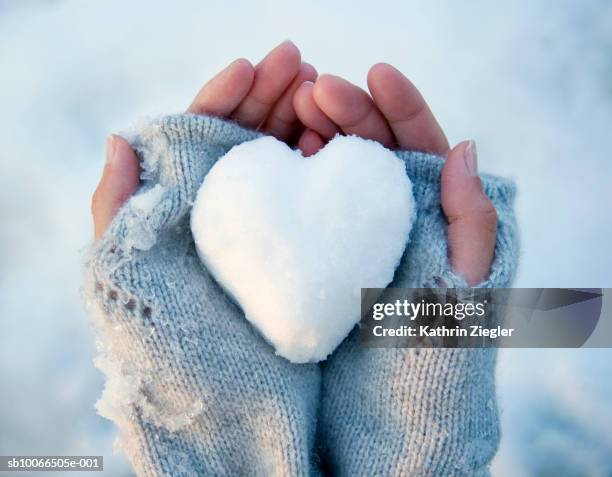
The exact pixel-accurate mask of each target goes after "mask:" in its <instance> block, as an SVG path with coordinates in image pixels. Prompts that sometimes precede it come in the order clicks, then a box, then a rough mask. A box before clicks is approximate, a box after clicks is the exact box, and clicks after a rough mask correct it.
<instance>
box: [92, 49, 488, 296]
mask: <svg viewBox="0 0 612 477" xmlns="http://www.w3.org/2000/svg"><path fill="white" fill-rule="evenodd" d="M368 89H369V90H370V94H368V93H367V92H365V91H364V90H362V89H361V88H359V87H357V86H355V85H353V84H351V83H349V82H348V81H346V80H344V79H342V78H339V77H337V76H332V75H322V76H318V77H317V72H316V70H315V69H314V67H313V66H311V65H310V64H308V63H304V62H302V60H301V55H300V51H299V50H298V48H297V47H296V46H295V45H294V44H293V43H291V42H288V41H287V42H284V43H281V44H280V45H279V46H277V47H276V48H274V49H273V50H272V51H271V52H270V53H268V55H267V56H266V57H265V58H264V59H263V60H262V61H261V62H259V63H258V64H257V65H256V66H255V67H253V66H252V65H251V64H250V63H249V62H248V61H247V60H244V59H238V60H236V61H234V62H233V63H231V64H230V65H229V66H228V67H227V68H225V69H224V70H223V71H221V72H220V73H219V74H217V75H216V76H215V77H214V78H213V79H211V80H210V81H209V82H208V83H207V84H206V85H205V86H204V87H203V88H202V89H201V90H200V91H199V92H198V94H197V95H196V97H195V99H194V101H193V103H192V104H191V106H189V108H188V110H187V112H188V113H193V114H207V115H212V116H219V117H222V118H228V119H231V120H234V121H236V122H238V123H239V124H241V125H242V126H244V127H247V128H253V129H255V128H257V129H260V130H262V131H264V132H266V133H267V134H271V135H273V136H275V137H277V138H278V139H280V140H282V141H285V142H287V143H289V144H295V145H297V147H298V148H299V149H300V150H301V151H302V152H303V154H304V155H305V156H309V155H312V154H314V153H316V152H317V151H318V150H319V149H321V148H322V147H323V146H324V145H325V144H326V143H327V142H328V141H329V140H330V139H331V138H333V137H334V136H335V135H336V134H338V133H340V134H354V135H357V136H361V137H364V138H367V139H374V140H376V141H378V142H380V143H381V144H383V145H384V146H386V147H388V148H401V149H412V150H421V151H427V152H431V153H434V154H438V155H441V156H445V157H446V158H447V159H446V162H445V164H444V167H443V169H442V176H441V191H440V192H441V201H442V209H443V211H444V213H445V215H446V218H447V220H448V224H449V225H448V241H449V247H448V248H449V255H450V256H449V259H450V262H451V265H452V266H453V268H454V270H455V271H456V272H457V273H458V274H460V275H462V276H463V277H464V278H465V279H466V281H467V282H468V283H469V284H470V285H475V284H477V283H479V282H481V281H482V280H484V279H485V278H486V277H487V276H488V274H489V269H490V267H491V262H492V259H493V252H494V247H495V239H496V227H497V215H496V212H495V208H494V207H493V205H492V203H491V201H490V200H489V198H488V197H487V196H486V195H485V193H484V191H483V189H482V185H481V182H480V179H479V178H478V175H477V155H476V146H475V144H474V142H473V141H463V142H461V143H459V144H458V145H456V146H455V147H454V148H453V149H450V147H449V144H448V141H447V139H446V137H445V135H444V133H443V131H442V129H441V128H440V126H439V125H438V123H437V122H436V120H435V118H434V116H433V114H432V113H431V111H430V109H429V107H428V106H427V104H426V103H425V101H424V99H423V97H422V96H421V94H420V93H419V91H418V90H417V89H416V87H415V86H414V85H413V84H412V83H411V82H410V81H409V80H408V79H407V78H406V77H405V76H403V75H402V74H401V73H400V72H399V71H398V70H396V69H395V68H394V67H393V66H391V65H388V64H385V63H379V64H376V65H374V66H373V67H372V68H371V69H370V71H369V72H368ZM139 185H140V168H139V162H138V158H137V157H136V155H135V153H134V151H133V150H132V148H131V147H130V145H129V144H128V142H127V141H126V140H125V139H123V138H121V137H120V136H116V135H113V136H110V137H109V138H108V140H107V144H106V165H105V167H104V172H103V175H102V179H101V180H100V183H99V185H98V187H97V189H96V191H95V192H94V195H93V199H92V214H93V220H94V237H95V238H96V239H97V238H99V237H100V236H102V234H103V233H104V232H105V230H106V229H107V227H108V225H109V224H110V222H111V221H112V219H113V217H114V216H115V214H116V213H117V210H118V209H119V208H120V207H121V206H122V205H123V204H124V203H125V202H126V201H127V199H128V198H129V197H130V196H131V195H132V194H133V193H134V192H135V191H136V190H137V189H138V187H139Z"/></svg>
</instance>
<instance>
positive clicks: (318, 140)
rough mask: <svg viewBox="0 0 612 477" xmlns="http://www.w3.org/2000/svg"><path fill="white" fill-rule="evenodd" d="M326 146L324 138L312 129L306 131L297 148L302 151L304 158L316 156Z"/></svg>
mask: <svg viewBox="0 0 612 477" xmlns="http://www.w3.org/2000/svg"><path fill="white" fill-rule="evenodd" d="M324 145H325V141H323V138H322V137H321V136H320V135H319V134H318V133H317V132H316V131H313V130H312V129H306V130H304V132H303V133H302V135H301V136H300V139H299V140H298V143H297V147H298V149H299V150H300V151H302V155H303V156H304V157H308V156H312V155H313V154H316V153H317V152H318V151H319V150H320V149H321V148H322V147H323V146H324Z"/></svg>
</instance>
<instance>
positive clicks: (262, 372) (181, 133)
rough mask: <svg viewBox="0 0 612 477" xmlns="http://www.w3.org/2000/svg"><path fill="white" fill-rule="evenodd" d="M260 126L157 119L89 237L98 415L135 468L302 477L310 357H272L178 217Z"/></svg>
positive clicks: (313, 390)
mask: <svg viewBox="0 0 612 477" xmlns="http://www.w3.org/2000/svg"><path fill="white" fill-rule="evenodd" d="M257 136H258V134H257V133H254V132H252V131H247V130H245V129H242V128H240V127H238V126H237V125H235V124H232V123H229V122H225V121H222V120H219V119H214V118H209V117H203V116H193V115H179V116H168V117H165V118H162V119H161V120H159V121H156V122H154V123H153V124H150V125H148V126H146V127H145V128H144V129H143V130H142V131H141V132H140V133H139V135H138V137H136V138H135V139H134V141H132V142H133V145H134V146H135V148H136V151H137V153H138V155H139V157H140V159H141V167H142V168H143V185H142V187H141V189H140V191H139V192H138V193H137V194H136V195H135V196H134V197H132V198H131V199H130V200H129V201H128V202H127V203H126V204H125V206H123V207H122V208H121V210H120V211H119V212H118V215H117V217H116V218H115V219H114V221H113V223H112V225H111V227H110V229H109V230H108V231H107V232H106V234H105V235H104V236H103V237H102V238H101V239H100V240H99V241H98V243H95V244H94V247H93V250H92V252H91V256H90V258H89V260H88V263H87V267H86V276H87V278H86V296H87V297H88V298H89V300H88V301H89V305H90V306H91V309H92V314H93V315H94V317H95V322H96V324H97V327H98V329H99V331H100V334H99V336H100V346H101V350H102V356H101V357H100V359H99V360H98V365H99V367H100V368H101V369H102V370H103V371H104V372H105V373H106V374H107V383H106V388H105V391H104V394H103V396H102V398H101V400H100V402H99V403H98V409H99V412H100V413H101V414H102V415H103V416H106V417H108V418H110V419H112V420H113V421H114V422H115V423H116V425H117V426H118V428H119V431H120V444H121V446H122V448H123V450H124V451H125V452H126V453H127V455H128V457H129V459H130V461H131V463H132V465H133V467H134V469H135V471H136V473H137V474H138V475H143V476H153V475H155V476H157V475H167V476H173V477H175V476H190V477H191V476H195V475H207V476H208V475H215V476H222V475H228V476H237V475H261V476H279V477H280V476H283V477H284V476H288V475H291V476H293V475H296V476H306V475H312V474H313V473H316V466H314V465H313V464H312V450H313V449H314V436H315V424H316V410H317V406H318V402H319V390H320V371H319V368H318V366H317V365H316V364H313V365H295V364H291V363H290V362H289V361H287V360H285V359H283V358H280V357H278V356H276V355H275V354H274V352H273V350H272V348H271V347H270V346H269V345H268V344H267V343H266V342H265V341H264V340H263V339H262V338H261V336H260V335H259V334H258V333H257V332H256V331H255V330H254V329H253V327H252V326H251V325H250V324H249V323H248V322H247V321H246V319H245V318H244V316H243V313H242V312H241V310H240V309H239V308H237V307H236V305H234V303H233V302H232V301H231V300H230V299H229V298H228V297H227V296H226V294H225V293H224V292H223V291H222V290H221V289H220V288H219V286H218V285H217V283H216V282H215V281H214V279H213V278H212V277H211V276H210V275H209V274H208V273H207V272H206V270H205V269H204V267H203V266H202V263H201V262H200V259H199V258H198V256H197V254H196V251H195V247H194V244H193V240H192V238H191V232H190V228H189V213H190V209H191V204H192V201H193V200H194V198H195V194H196V192H197V190H198V187H199V186H200V184H201V183H202V180H203V178H204V176H205V175H206V173H207V172H208V170H209V169H210V168H211V167H212V165H213V164H214V163H215V161H216V160H217V159H218V158H219V157H221V156H223V155H224V154H225V153H226V152H227V151H228V150H229V149H230V148H231V147H232V146H234V145H236V144H239V143H241V142H243V141H247V140H251V139H254V138H255V137H257Z"/></svg>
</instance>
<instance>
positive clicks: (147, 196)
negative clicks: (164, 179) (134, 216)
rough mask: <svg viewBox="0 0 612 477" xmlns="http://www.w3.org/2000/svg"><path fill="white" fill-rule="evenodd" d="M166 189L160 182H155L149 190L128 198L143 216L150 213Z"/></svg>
mask: <svg viewBox="0 0 612 477" xmlns="http://www.w3.org/2000/svg"><path fill="white" fill-rule="evenodd" d="M165 191H166V189H164V187H163V186H162V185H160V184H155V185H154V186H153V187H151V188H150V189H149V190H147V191H145V192H142V193H140V194H136V195H135V196H134V197H132V198H131V199H130V204H131V205H132V207H134V208H135V209H136V210H138V211H139V212H140V213H141V214H144V215H145V216H149V215H151V212H153V209H154V208H155V206H156V205H157V204H159V201H160V200H161V198H162V197H163V195H164V192H165Z"/></svg>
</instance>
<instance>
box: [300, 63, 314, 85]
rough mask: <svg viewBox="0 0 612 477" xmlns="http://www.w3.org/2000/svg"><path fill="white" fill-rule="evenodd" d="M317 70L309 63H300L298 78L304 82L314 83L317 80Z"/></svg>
mask: <svg viewBox="0 0 612 477" xmlns="http://www.w3.org/2000/svg"><path fill="white" fill-rule="evenodd" d="M317 75H318V73H317V69H316V68H315V67H314V66H312V65H311V64H310V63H302V64H301V66H300V77H302V78H305V79H306V81H309V82H314V81H315V80H316V79H317Z"/></svg>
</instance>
